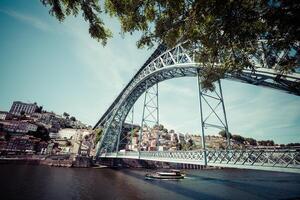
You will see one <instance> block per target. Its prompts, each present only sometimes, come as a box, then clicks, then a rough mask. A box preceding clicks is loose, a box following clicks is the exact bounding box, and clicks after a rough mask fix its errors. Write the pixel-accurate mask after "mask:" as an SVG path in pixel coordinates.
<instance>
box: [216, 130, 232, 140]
mask: <svg viewBox="0 0 300 200" xmlns="http://www.w3.org/2000/svg"><path fill="white" fill-rule="evenodd" d="M228 134H229V138H232V136H231V133H229V132H228ZM219 135H220V136H221V137H223V138H227V135H226V131H225V130H221V131H220V132H219Z"/></svg>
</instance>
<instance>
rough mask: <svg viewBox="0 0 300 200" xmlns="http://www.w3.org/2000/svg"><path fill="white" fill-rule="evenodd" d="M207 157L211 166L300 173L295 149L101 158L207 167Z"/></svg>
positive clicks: (298, 153)
mask: <svg viewBox="0 0 300 200" xmlns="http://www.w3.org/2000/svg"><path fill="white" fill-rule="evenodd" d="M205 154H206V155H205ZM205 156H206V160H207V165H209V166H219V167H230V168H245V169H265V170H273V171H287V172H298V173H300V151H299V150H295V149H274V150H269V149H268V150H266V149H263V150H258V149H254V150H251V149H248V150H206V151H203V150H197V151H141V152H140V153H139V152H135V151H126V152H118V153H103V154H101V157H106V158H131V159H142V160H152V161H162V162H174V163H190V164H198V165H204V164H205Z"/></svg>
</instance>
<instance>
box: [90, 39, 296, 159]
mask: <svg viewBox="0 0 300 200" xmlns="http://www.w3.org/2000/svg"><path fill="white" fill-rule="evenodd" d="M158 52H159V53H156V54H155V55H154V56H152V57H151V58H150V59H149V60H148V61H147V64H146V65H144V66H143V67H142V69H140V70H139V72H138V73H137V74H136V75H135V76H134V78H133V79H132V80H131V81H130V82H129V84H128V85H127V86H126V87H125V88H124V90H123V91H122V92H121V93H120V95H119V96H118V98H117V99H116V100H115V102H114V103H113V104H112V106H111V107H110V108H109V110H108V111H107V112H106V113H105V114H104V116H102V118H101V119H100V120H99V122H98V123H97V125H96V126H95V127H98V126H100V127H103V129H104V133H103V137H102V138H101V140H100V142H99V143H98V145H97V156H102V155H104V154H103V153H111V152H113V151H115V150H116V149H117V146H118V143H119V142H118V141H119V137H120V132H121V130H122V126H123V123H124V121H125V119H126V116H127V115H128V112H129V111H130V109H131V108H132V106H133V105H134V103H135V102H136V100H137V99H138V98H139V97H140V96H141V95H142V94H143V93H144V92H145V91H146V90H147V88H150V87H152V86H153V85H155V84H157V83H159V82H161V81H164V80H168V79H173V78H179V77H185V76H197V75H198V74H199V73H200V74H201V70H202V69H203V67H202V65H201V64H199V63H196V62H195V60H194V59H193V58H194V56H193V51H187V50H186V49H185V48H184V47H183V46H182V45H181V44H179V45H177V46H176V47H174V48H172V49H169V50H165V49H162V51H158ZM225 78H226V79H232V80H235V81H240V82H246V83H249V84H254V85H260V86H265V87H269V88H274V89H279V90H283V91H286V92H288V93H293V94H296V95H300V88H299V83H300V76H299V74H296V73H293V74H289V75H279V74H278V73H276V71H275V70H274V69H267V68H257V69H256V70H243V72H242V73H241V74H226V77H225ZM207 153H208V152H207Z"/></svg>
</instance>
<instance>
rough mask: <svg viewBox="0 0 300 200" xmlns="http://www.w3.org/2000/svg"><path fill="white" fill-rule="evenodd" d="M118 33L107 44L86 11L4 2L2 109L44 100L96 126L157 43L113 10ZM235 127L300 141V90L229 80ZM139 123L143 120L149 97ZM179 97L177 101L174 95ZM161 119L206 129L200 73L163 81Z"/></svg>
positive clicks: (0, 4) (226, 90)
mask: <svg viewBox="0 0 300 200" xmlns="http://www.w3.org/2000/svg"><path fill="white" fill-rule="evenodd" d="M105 23H106V24H107V25H108V26H109V27H110V28H111V30H112V31H113V34H114V36H113V38H111V39H110V40H109V41H108V44H107V46H105V47H103V46H102V45H101V44H100V43H98V42H97V41H96V40H93V39H92V38H90V35H89V33H88V24H87V23H86V22H85V21H84V20H83V19H82V17H81V16H80V15H78V17H77V18H73V17H68V18H67V19H66V20H65V22H63V23H59V22H58V21H57V20H56V19H55V18H54V17H52V16H50V15H49V12H48V9H47V8H45V7H44V6H42V4H41V2H40V1H36V0H27V1H13V0H1V1H0V26H1V30H0V34H1V38H0V80H1V82H0V91H1V95H0V110H6V111H8V110H9V108H10V106H11V104H12V102H13V101H24V102H37V103H38V105H42V106H43V107H44V109H45V110H48V111H54V112H56V113H58V114H62V113H63V112H68V113H69V114H71V115H72V116H75V117H76V118H77V119H79V120H81V121H82V122H84V123H87V124H89V125H92V126H93V125H95V123H96V122H97V121H98V120H99V118H100V117H101V115H102V114H103V113H104V112H105V111H106V109H107V108H108V106H109V105H110V104H111V103H112V101H113V100H114V99H115V97H116V96H117V95H118V93H119V92H120V91H121V90H122V88H123V87H124V86H125V85H126V84H127V83H128V81H129V80H130V79H131V78H132V76H133V75H134V74H135V73H136V71H137V70H138V69H139V68H140V67H141V66H142V65H143V63H144V62H145V61H146V60H147V58H148V57H149V55H151V53H152V52H153V51H154V49H150V50H147V49H137V47H136V41H137V40H138V38H139V33H134V34H133V35H129V34H126V35H125V36H124V37H122V36H121V35H120V34H119V32H120V26H119V23H118V22H117V21H116V19H110V18H108V17H105ZM222 84H223V94H224V98H225V105H226V109H227V117H228V123H229V130H230V132H231V133H232V134H240V135H242V136H244V137H253V138H255V139H259V140H263V139H264V140H266V139H273V140H274V141H275V142H276V143H290V142H300V97H299V96H295V95H291V94H287V93H284V92H282V91H277V90H272V89H268V88H263V87H257V86H253V85H248V84H243V83H238V82H233V81H227V80H222ZM143 98H144V96H143V95H142V96H141V98H140V99H139V100H138V102H137V103H136V107H135V111H136V114H135V123H136V124H140V123H141V114H142V100H143ZM174 100H175V101H174ZM159 102H160V105H159V106H160V123H161V124H163V125H165V127H166V128H168V129H174V130H175V131H178V132H182V133H191V134H199V133H200V123H199V122H200V115H199V104H198V93H197V80H196V78H195V77H192V78H190V77H187V78H180V79H172V80H168V81H165V82H162V83H160V84H159Z"/></svg>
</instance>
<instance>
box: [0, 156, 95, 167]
mask: <svg viewBox="0 0 300 200" xmlns="http://www.w3.org/2000/svg"><path fill="white" fill-rule="evenodd" d="M0 164H23V165H46V166H53V167H76V168H89V167H91V166H92V160H91V158H89V157H81V156H71V155H55V156H39V155H32V156H15V157H1V158H0Z"/></svg>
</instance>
